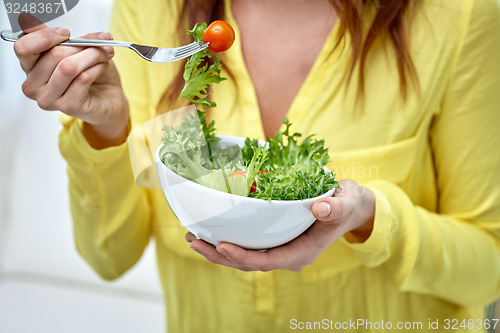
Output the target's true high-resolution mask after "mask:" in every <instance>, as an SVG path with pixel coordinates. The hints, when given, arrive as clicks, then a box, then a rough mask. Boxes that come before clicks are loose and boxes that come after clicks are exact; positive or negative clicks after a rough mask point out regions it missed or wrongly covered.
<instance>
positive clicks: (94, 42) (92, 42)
mask: <svg viewBox="0 0 500 333" xmlns="http://www.w3.org/2000/svg"><path fill="white" fill-rule="evenodd" d="M0 35H1V37H2V39H3V40H5V41H7V42H15V41H17V40H18V39H19V35H20V33H13V32H11V31H8V30H3V31H2V32H0ZM131 44H132V43H127V42H120V41H117V40H100V39H68V40H67V41H65V42H62V43H60V44H59V45H68V46H118V47H129V46H130V45H131Z"/></svg>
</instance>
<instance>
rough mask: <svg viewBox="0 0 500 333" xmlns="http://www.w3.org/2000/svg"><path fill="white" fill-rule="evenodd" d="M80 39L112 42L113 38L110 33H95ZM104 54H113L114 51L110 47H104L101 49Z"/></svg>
mask: <svg viewBox="0 0 500 333" xmlns="http://www.w3.org/2000/svg"><path fill="white" fill-rule="evenodd" d="M80 38H82V39H101V40H113V36H112V35H111V33H110V32H95V33H90V34H86V35H85V36H82V37H80ZM102 49H104V50H105V51H106V52H108V53H110V54H113V53H114V49H113V47H111V46H104V47H102Z"/></svg>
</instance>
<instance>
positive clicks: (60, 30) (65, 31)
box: [56, 28, 69, 37]
mask: <svg viewBox="0 0 500 333" xmlns="http://www.w3.org/2000/svg"><path fill="white" fill-rule="evenodd" d="M56 31H57V33H58V34H59V35H61V36H64V37H67V36H69V30H68V29H66V28H57V29H56Z"/></svg>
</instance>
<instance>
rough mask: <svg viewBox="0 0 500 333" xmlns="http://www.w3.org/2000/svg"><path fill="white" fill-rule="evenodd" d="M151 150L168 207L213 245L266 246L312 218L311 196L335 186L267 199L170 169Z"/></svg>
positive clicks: (225, 138)
mask: <svg viewBox="0 0 500 333" xmlns="http://www.w3.org/2000/svg"><path fill="white" fill-rule="evenodd" d="M219 137H220V138H221V139H222V141H221V142H229V143H235V144H238V145H239V146H240V147H242V146H243V145H244V143H245V138H242V137H231V136H219ZM161 147H162V146H160V147H159V148H158V149H157V151H156V168H157V173H158V179H159V181H160V184H161V188H162V190H163V194H164V195H165V198H166V199H167V202H168V204H169V205H170V208H171V209H172V211H173V212H174V214H175V215H176V216H177V218H178V219H179V221H180V222H181V224H182V225H183V226H184V227H186V228H187V229H188V230H189V231H190V232H192V233H193V234H194V235H196V236H197V237H198V238H201V239H203V240H205V241H207V242H209V243H211V244H213V245H217V244H219V243H220V242H222V241H224V242H229V243H233V244H236V245H239V246H241V247H244V248H247V249H269V248H272V247H275V246H278V245H282V244H285V243H287V242H289V241H291V240H292V239H294V238H296V237H297V236H299V235H300V234H302V233H303V232H304V231H305V230H306V229H307V228H309V227H310V226H311V224H312V223H313V222H314V221H315V218H314V216H313V215H312V213H311V206H312V204H313V202H314V201H316V200H318V199H320V198H325V197H329V196H332V195H333V193H334V191H335V189H333V190H330V191H328V192H327V193H325V194H323V195H321V196H318V197H315V198H310V199H307V200H283V201H275V200H272V201H269V200H262V199H255V198H248V197H243V196H239V195H235V194H229V193H225V192H222V191H217V190H214V189H211V188H209V187H206V186H203V185H200V184H197V183H195V182H193V181H190V180H188V179H186V178H184V177H182V176H179V175H178V174H176V173H175V172H173V171H172V170H170V169H169V168H168V167H167V166H166V165H165V164H163V162H162V161H161V160H160V157H159V151H160V149H161Z"/></svg>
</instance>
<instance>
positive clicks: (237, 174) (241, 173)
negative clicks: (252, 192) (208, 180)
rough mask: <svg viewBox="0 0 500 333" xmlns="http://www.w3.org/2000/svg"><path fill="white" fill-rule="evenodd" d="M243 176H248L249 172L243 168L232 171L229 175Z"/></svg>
mask: <svg viewBox="0 0 500 333" xmlns="http://www.w3.org/2000/svg"><path fill="white" fill-rule="evenodd" d="M241 176H243V177H246V176H247V174H246V173H245V171H243V170H238V171H235V172H232V173H231V174H230V175H229V177H241Z"/></svg>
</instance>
